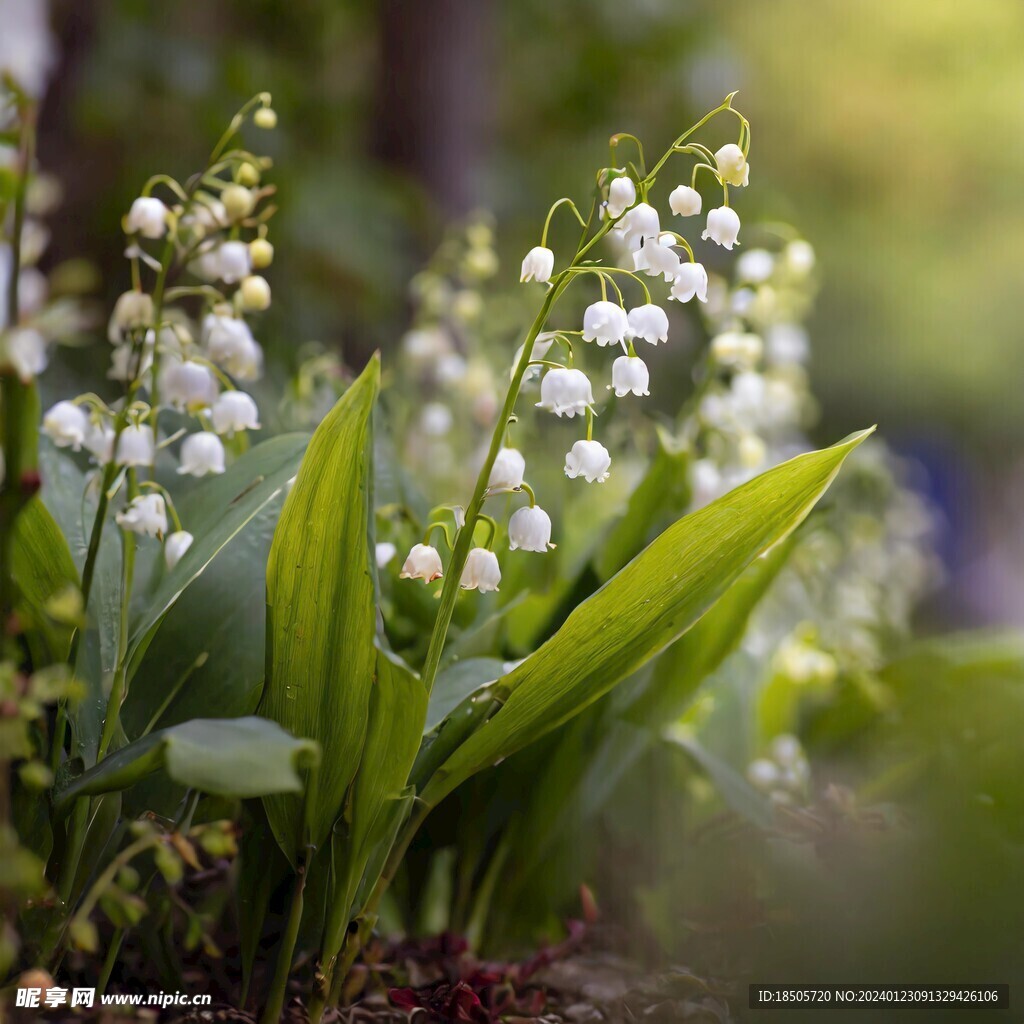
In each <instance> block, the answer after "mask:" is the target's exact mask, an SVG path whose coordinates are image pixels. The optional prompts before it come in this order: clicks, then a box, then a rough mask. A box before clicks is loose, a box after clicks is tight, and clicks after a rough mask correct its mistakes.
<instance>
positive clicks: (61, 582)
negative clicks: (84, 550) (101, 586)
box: [11, 497, 79, 668]
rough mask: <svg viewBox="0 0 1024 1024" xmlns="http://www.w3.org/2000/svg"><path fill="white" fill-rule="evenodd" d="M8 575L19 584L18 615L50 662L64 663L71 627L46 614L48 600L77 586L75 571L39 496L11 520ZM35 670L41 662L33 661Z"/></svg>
mask: <svg viewBox="0 0 1024 1024" xmlns="http://www.w3.org/2000/svg"><path fill="white" fill-rule="evenodd" d="M12 540H13V544H12V552H11V572H12V574H13V576H14V579H15V581H16V582H17V584H18V591H19V598H20V600H19V608H18V610H19V613H20V614H21V616H22V618H23V619H24V620H25V622H26V625H28V626H29V627H30V629H32V630H35V631H38V633H39V634H40V635H41V636H42V637H43V639H44V640H45V642H46V647H47V648H48V650H49V656H50V657H49V660H50V661H65V660H67V656H68V649H69V648H70V646H71V633H72V629H73V626H71V625H69V624H66V623H60V622H55V621H54V620H53V618H52V617H51V615H50V614H48V611H47V605H48V604H49V603H50V602H51V600H53V599H55V598H58V597H59V595H61V593H62V592H68V588H77V587H78V585H79V584H78V570H77V569H76V568H75V563H74V561H73V560H72V558H71V552H70V551H69V550H68V544H67V541H66V540H65V539H64V535H63V534H62V533H61V531H60V527H59V526H58V525H57V523H56V522H55V521H54V519H53V516H51V515H50V513H49V512H48V511H47V510H46V506H45V505H44V504H43V503H42V501H40V499H39V498H38V497H35V498H33V499H32V500H31V501H30V502H29V503H28V504H27V505H25V507H24V508H23V509H22V510H21V512H19V513H18V517H17V518H16V519H15V521H14V530H13V538H12ZM34 662H35V664H36V667H37V668H41V667H42V665H43V662H41V661H39V660H38V657H37V658H36V659H34Z"/></svg>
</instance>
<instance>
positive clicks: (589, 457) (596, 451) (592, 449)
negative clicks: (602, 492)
mask: <svg viewBox="0 0 1024 1024" xmlns="http://www.w3.org/2000/svg"><path fill="white" fill-rule="evenodd" d="M611 464H612V457H611V455H609V453H608V449H607V448H605V446H604V445H603V444H601V442H600V441H577V442H576V443H575V444H574V445H573V446H572V451H570V452H569V453H567V454H566V456H565V475H566V476H567V477H569V479H570V480H575V479H576V478H577V477H580V476H582V477H583V478H584V479H585V480H586V481H587V483H588V484H592V483H595V482H596V483H599V484H603V483H604V482H605V480H607V479H608V469H609V467H610V466H611Z"/></svg>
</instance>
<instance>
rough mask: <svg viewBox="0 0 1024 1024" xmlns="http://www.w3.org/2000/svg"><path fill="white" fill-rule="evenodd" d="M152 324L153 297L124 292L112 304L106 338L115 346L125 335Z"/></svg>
mask: <svg viewBox="0 0 1024 1024" xmlns="http://www.w3.org/2000/svg"><path fill="white" fill-rule="evenodd" d="M152 323H153V297H152V296H151V295H149V294H147V293H146V292H135V291H132V292H125V293H124V294H123V295H121V296H119V297H118V300H117V302H115V303H114V311H113V313H112V314H111V315H110V324H109V326H108V327H107V337H108V338H109V339H110V341H111V342H113V343H114V344H115V345H116V344H118V343H120V342H121V341H123V340H124V338H125V337H126V335H127V334H128V333H129V332H130V331H133V330H137V329H138V328H140V327H149V326H150V325H151V324H152Z"/></svg>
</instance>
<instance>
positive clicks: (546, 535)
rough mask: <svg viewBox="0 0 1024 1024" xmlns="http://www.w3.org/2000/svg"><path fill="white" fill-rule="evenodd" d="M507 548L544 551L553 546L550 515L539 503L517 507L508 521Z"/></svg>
mask: <svg viewBox="0 0 1024 1024" xmlns="http://www.w3.org/2000/svg"><path fill="white" fill-rule="evenodd" d="M508 546H509V550H511V551H517V550H519V549H520V548H521V549H522V550H523V551H538V552H544V551H547V550H548V548H553V547H554V544H552V543H551V517H550V516H549V515H548V514H547V512H545V511H544V509H542V508H541V507H540V506H539V505H532V506H530V507H527V508H517V509H516V510H515V512H513V513H512V515H511V517H510V518H509V521H508Z"/></svg>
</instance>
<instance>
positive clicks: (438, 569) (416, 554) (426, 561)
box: [398, 544, 444, 583]
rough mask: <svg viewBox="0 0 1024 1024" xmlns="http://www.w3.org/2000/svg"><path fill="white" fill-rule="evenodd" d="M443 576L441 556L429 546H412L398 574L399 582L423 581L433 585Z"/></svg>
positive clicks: (435, 549)
mask: <svg viewBox="0 0 1024 1024" xmlns="http://www.w3.org/2000/svg"><path fill="white" fill-rule="evenodd" d="M443 575H444V569H443V567H442V565H441V556H440V555H439V554H438V551H437V548H435V547H433V546H432V545H430V544H414V545H413V547H412V550H411V551H410V552H409V556H408V557H407V558H406V560H405V564H404V565H403V566H402V571H401V572H400V573H399V574H398V578H399V579H400V580H423V581H424V582H425V583H433V582H434V580H439V579H440V578H441V577H442V576H443Z"/></svg>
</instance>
